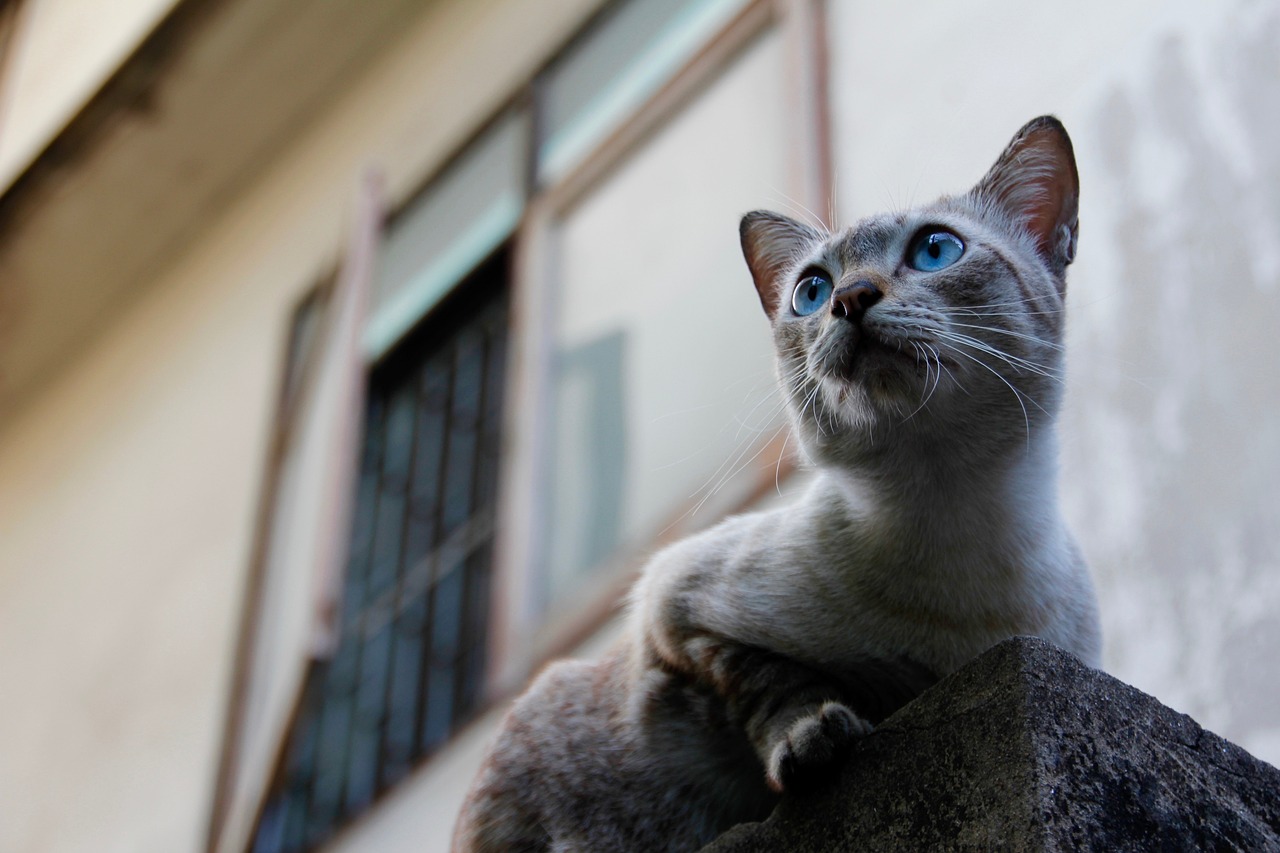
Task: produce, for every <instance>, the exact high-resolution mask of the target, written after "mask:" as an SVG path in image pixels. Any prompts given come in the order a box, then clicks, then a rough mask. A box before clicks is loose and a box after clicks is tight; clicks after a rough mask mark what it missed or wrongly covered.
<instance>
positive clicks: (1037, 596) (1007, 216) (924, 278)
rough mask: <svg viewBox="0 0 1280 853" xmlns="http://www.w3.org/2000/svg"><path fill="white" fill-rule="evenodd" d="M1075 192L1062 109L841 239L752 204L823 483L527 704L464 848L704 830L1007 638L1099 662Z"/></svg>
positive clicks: (615, 844) (729, 534)
mask: <svg viewBox="0 0 1280 853" xmlns="http://www.w3.org/2000/svg"><path fill="white" fill-rule="evenodd" d="M1078 197H1079V183H1078V177H1077V173H1076V165H1075V156H1074V153H1073V150H1072V145H1071V140H1070V138H1069V137H1068V136H1067V133H1066V130H1065V129H1064V128H1063V126H1062V124H1061V123H1060V122H1059V121H1058V120H1057V119H1055V118H1053V117H1051V116H1043V117H1040V118H1037V119H1034V120H1033V121H1031V122H1030V123H1028V124H1027V125H1026V126H1025V127H1023V128H1022V129H1021V130H1020V131H1019V132H1018V133H1017V134H1016V135H1015V136H1014V137H1013V139H1012V141H1011V142H1010V143H1009V145H1008V147H1007V148H1006V149H1005V151H1004V152H1003V154H1002V155H1001V156H1000V157H999V159H998V160H997V161H996V163H995V165H994V166H993V167H992V168H991V170H990V171H989V172H988V173H987V174H986V176H985V177H983V178H982V180H980V181H979V182H978V184H977V185H976V186H974V187H973V188H972V189H971V190H969V191H968V192H967V193H965V194H963V195H958V196H946V197H943V198H942V199H940V200H938V201H936V202H934V203H933V204H930V205H927V206H924V207H921V208H919V209H916V210H912V211H909V212H905V213H895V214H887V215H880V216H874V217H871V218H869V219H866V220H864V221H861V222H859V223H857V224H856V225H854V226H853V227H851V228H849V229H847V230H845V231H842V232H840V233H836V234H830V233H826V232H824V231H822V230H819V229H817V228H814V227H812V226H810V225H807V224H803V223H800V222H797V221H794V220H792V219H789V218H787V217H785V216H781V215H779V214H776V213H769V212H764V211H756V212H753V213H749V214H747V215H746V216H745V217H744V218H743V219H742V222H741V227H740V234H741V241H742V248H743V254H744V255H745V257H746V261H747V266H748V267H749V269H750V272H751V276H752V278H753V280H754V283H755V287H756V290H757V293H758V296H759V298H760V302H761V304H762V305H763V307H764V310H765V313H766V314H767V315H768V316H769V318H770V322H771V324H772V329H773V339H774V346H775V349H776V354H777V363H778V374H779V379H780V382H781V387H782V392H783V395H784V397H785V399H786V401H787V403H788V407H789V412H790V415H791V418H792V422H793V429H794V432H795V434H796V435H797V436H798V439H799V442H800V444H801V446H802V447H803V450H804V453H805V455H806V456H807V458H808V460H809V462H811V463H812V466H813V467H814V468H815V469H816V471H815V475H814V479H813V482H812V485H811V486H810V487H809V488H808V490H807V492H806V493H805V494H804V495H803V496H802V497H801V498H799V500H798V501H797V502H796V503H794V504H792V505H790V506H784V507H782V508H779V509H774V510H771V511H768V512H760V513H755V514H749V515H742V516H738V517H732V518H729V519H728V520H726V521H723V522H722V523H720V524H719V525H717V526H714V527H712V528H710V529H709V530H706V531H704V532H702V533H700V534H697V535H695V536H693V537H691V538H689V539H686V540H683V541H681V542H678V543H676V544H675V545H673V546H671V547H669V548H667V549H665V550H663V551H661V552H660V553H658V554H657V555H656V556H655V557H654V558H653V559H652V560H651V561H650V562H649V564H648V565H647V566H646V568H645V570H644V572H643V573H642V576H641V579H640V580H639V581H638V583H637V585H636V587H635V589H634V591H633V593H632V596H631V599H630V609H629V612H628V615H627V623H626V624H627V628H626V631H625V634H624V636H623V637H622V638H621V640H620V641H619V642H618V643H617V644H616V645H615V646H614V647H613V648H612V650H611V651H610V652H608V653H607V654H606V655H605V656H604V657H603V658H602V659H601V660H599V661H597V662H594V663H591V662H560V663H556V664H553V665H552V666H550V667H548V668H547V669H546V670H545V671H544V672H543V673H542V674H541V676H540V677H539V678H537V679H536V681H535V682H534V683H533V685H532V686H531V687H530V688H529V690H528V691H527V692H526V693H525V694H524V695H523V696H522V697H521V698H520V699H519V700H518V701H517V702H516V704H515V707H514V708H513V709H512V710H511V712H510V713H509V714H508V716H507V718H506V720H505V723H504V725H503V728H502V731H501V733H500V734H499V736H498V738H497V741H496V744H495V745H494V747H493V748H492V751H491V752H490V754H489V756H488V758H487V759H486V761H485V763H484V765H483V766H482V768H481V770H480V772H479V775H478V776H477V778H476V780H475V782H474V784H473V787H472V789H471V791H470V793H469V795H468V799H467V801H466V804H465V805H464V807H463V810H462V813H461V815H460V817H459V822H458V826H457V828H456V831H455V835H454V848H453V849H454V850H455V851H456V853H469V851H499V850H502V851H512V850H527V851H537V850H555V851H605V850H608V851H688V850H696V849H698V848H699V847H701V846H703V845H705V844H706V843H708V842H710V841H711V840H712V839H714V838H715V837H716V836H717V835H719V834H720V833H721V832H723V831H724V830H725V829H727V828H729V827H730V826H733V825H734V824H736V823H739V822H742V821H750V820H761V819H763V818H764V817H766V816H767V815H768V814H769V812H770V810H771V809H772V808H773V807H774V805H775V804H776V802H777V801H778V798H779V796H780V795H781V794H782V793H783V792H797V791H799V792H803V791H805V790H811V789H812V788H813V787H814V786H816V785H821V784H823V782H824V781H825V780H827V779H828V778H829V777H830V776H831V774H832V773H833V772H834V771H835V770H836V769H837V768H838V767H839V765H840V762H841V761H842V759H843V758H844V756H845V754H846V753H847V751H848V748H849V746H850V745H851V743H852V742H853V740H854V739H856V738H859V737H862V736H864V735H865V734H867V733H868V732H870V731H871V730H872V728H873V727H874V725H875V724H877V723H879V722H880V721H881V720H883V719H884V718H885V717H886V716H887V715H888V714H890V713H892V712H893V711H894V710H896V709H897V708H898V707H900V706H901V705H903V704H905V703H906V702H907V701H909V700H910V699H911V698H913V697H914V696H915V695H917V694H918V693H919V692H920V691H921V690H923V689H924V688H925V687H927V686H928V685H929V684H931V683H932V682H934V681H935V680H937V679H938V678H939V677H941V676H943V675H945V674H947V673H950V672H952V671H954V670H955V669H957V668H958V667H960V666H961V665H963V664H964V663H965V662H966V661H968V660H970V659H971V658H973V657H974V656H976V655H977V654H979V653H980V652H982V651H983V650H985V649H987V648H988V647H990V646H992V645H994V644H995V643H997V642H999V641H1001V640H1003V639H1006V638H1008V637H1010V636H1014V635H1021V634H1030V635H1038V636H1040V637H1042V638H1044V639H1047V640H1049V641H1051V642H1053V643H1056V644H1057V645H1059V646H1061V647H1062V648H1065V649H1066V650H1068V651H1070V652H1072V653H1074V654H1075V655H1077V656H1078V657H1080V658H1081V659H1082V660H1083V661H1085V662H1086V663H1088V664H1090V665H1094V666H1096V665H1098V658H1099V647H1100V631H1099V627H1098V617H1097V606H1096V603H1095V598H1094V593H1093V587H1092V581H1091V580H1090V577H1089V573H1088V570H1087V568H1086V566H1085V564H1084V562H1083V560H1082V558H1081V555H1080V552H1079V550H1078V549H1077V546H1076V545H1075V543H1074V541H1073V539H1072V536H1071V534H1070V533H1069V532H1068V530H1067V528H1066V526H1065V524H1064V522H1063V521H1062V518H1061V516H1060V514H1059V510H1058V503H1057V487H1056V464H1057V463H1056V446H1055V434H1054V433H1055V424H1054V420H1055V413H1056V412H1057V410H1058V407H1059V403H1060V399H1061V396H1062V382H1061V374H1062V344H1063V324H1064V300H1065V295H1066V270H1067V266H1068V265H1069V264H1070V263H1071V262H1072V260H1073V258H1074V256H1075V251H1076V241H1077V234H1078V215H1077V210H1078Z"/></svg>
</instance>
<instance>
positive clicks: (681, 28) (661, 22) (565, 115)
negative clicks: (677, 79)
mask: <svg viewBox="0 0 1280 853" xmlns="http://www.w3.org/2000/svg"><path fill="white" fill-rule="evenodd" d="M744 5H746V0H628V2H623V3H619V4H618V6H617V8H616V9H614V10H612V11H610V13H609V14H608V15H607V17H605V18H604V19H603V20H601V21H600V23H599V24H598V25H597V26H596V27H595V28H593V29H592V30H591V31H590V32H589V33H587V34H586V36H585V37H584V38H582V39H581V40H580V41H579V42H578V43H577V44H575V45H574V46H573V47H572V48H571V49H570V50H568V51H567V52H566V53H565V55H564V56H563V57H562V58H561V59H560V60H559V61H558V62H556V64H555V65H553V66H552V67H551V68H550V69H548V71H547V74H546V76H545V77H544V78H543V79H544V82H545V87H544V89H543V90H542V98H541V100H540V102H539V105H540V108H541V110H542V112H541V118H542V121H543V127H544V128H545V131H544V132H545V137H544V139H543V140H542V142H541V144H540V146H539V150H538V164H539V165H538V178H539V180H540V181H543V182H545V181H547V180H549V179H551V178H554V177H556V176H558V175H561V174H563V173H564V172H565V171H566V170H567V169H568V168H569V167H570V166H572V165H573V164H574V163H576V162H577V161H578V160H579V159H581V157H582V156H583V155H584V154H586V153H587V151H588V150H589V149H590V148H591V146H592V145H594V144H596V143H597V142H599V141H600V140H601V139H602V138H603V137H604V136H605V135H606V134H608V133H609V132H610V131H612V130H613V129H614V128H616V127H617V126H618V124H619V123H620V122H621V121H622V120H623V119H624V118H625V117H626V116H627V115H629V114H630V113H631V112H632V111H634V110H635V108H636V107H637V106H639V105H640V104H641V103H642V102H643V101H644V100H645V99H646V98H648V97H649V96H650V95H652V94H653V93H654V92H655V91H657V89H658V88H659V87H660V86H662V84H663V83H665V82H666V81H667V80H668V79H670V78H671V75H672V74H673V73H675V71H676V70H677V69H679V67H680V66H681V65H682V64H683V63H684V62H686V61H687V60H688V59H689V58H690V57H691V56H692V55H693V54H694V52H695V51H696V50H697V49H698V48H699V47H701V46H702V45H704V44H705V43H706V41H707V39H708V38H709V37H710V36H711V35H712V34H713V33H714V32H715V31H716V30H717V29H719V28H720V27H721V26H723V25H724V23H725V22H726V21H727V20H728V19H729V18H730V17H731V16H732V15H733V13H734V12H736V11H738V9H740V8H742V7H743V6H744Z"/></svg>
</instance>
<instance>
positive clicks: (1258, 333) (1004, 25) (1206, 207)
mask: <svg viewBox="0 0 1280 853" xmlns="http://www.w3.org/2000/svg"><path fill="white" fill-rule="evenodd" d="M831 10H832V33H833V41H832V57H833V63H834V71H833V75H834V79H833V86H832V88H833V92H834V113H835V126H836V164H837V170H838V173H839V178H838V191H839V198H840V202H841V205H840V207H841V209H842V211H843V215H844V216H845V217H849V218H851V217H856V216H858V215H862V214H865V213H868V212H870V211H873V210H877V209H882V208H884V207H886V206H890V207H891V206H897V205H907V204H910V203H912V202H913V201H925V200H928V199H930V198H932V197H934V196H935V195H936V194H938V193H939V192H942V191H958V190H963V189H965V188H967V187H968V186H969V185H971V184H972V183H973V181H975V180H976V179H977V178H978V177H979V176H980V175H981V174H982V173H983V172H984V171H985V170H986V168H987V166H988V165H989V164H990V163H991V162H992V161H993V160H994V158H995V156H996V155H997V154H998V153H999V151H1000V149H1001V147H1002V146H1003V145H1004V143H1005V142H1006V141H1007V140H1008V137H1009V136H1010V135H1011V134H1012V133H1013V131H1014V130H1016V129H1017V128H1018V127H1019V126H1020V125H1021V124H1022V123H1023V122H1024V121H1026V120H1027V119H1029V118H1031V117H1033V116H1035V115H1038V114H1040V113H1045V112H1054V113H1056V114H1057V115H1059V117H1061V118H1062V119H1063V121H1064V122H1065V123H1066V125H1067V128H1068V130H1069V131H1070V132H1071V134H1072V138H1073V140H1074V141H1075V146H1076V157H1077V161H1078V163H1079V168H1080V179H1081V187H1082V190H1081V193H1082V195H1081V214H1080V218H1081V223H1082V224H1081V232H1080V251H1079V257H1078V261H1077V263H1076V264H1075V266H1074V267H1073V268H1072V272H1071V276H1070V288H1069V291H1070V293H1069V299H1068V303H1069V309H1068V310H1069V311H1070V317H1071V320H1070V329H1071V334H1070V340H1069V353H1068V359H1067V362H1068V373H1069V376H1070V379H1069V382H1068V399H1067V406H1066V411H1065V413H1064V416H1063V419H1062V426H1063V429H1062V433H1063V436H1062V438H1063V496H1064V500H1065V507H1066V510H1067V512H1068V515H1069V517H1070V518H1071V520H1072V521H1073V523H1074V527H1075V529H1076V531H1077V533H1078V535H1079V538H1080V540H1081V543H1082V545H1083V547H1084V550H1085V551H1086V553H1087V555H1088V557H1089V558H1090V561H1091V563H1092V565H1093V569H1094V574H1095V576H1096V578H1097V581H1098V586H1099V589H1098V592H1099V596H1100V599H1101V604H1102V613H1103V621H1104V626H1103V627H1104V631H1105V661H1106V666H1107V668H1108V669H1109V670H1110V671H1111V672H1113V673H1114V674H1115V675H1117V676H1119V677H1120V678H1123V679H1125V680H1127V681H1129V682H1131V683H1133V684H1135V685H1137V686H1138V687H1140V688H1142V689H1144V690H1147V691H1148V692H1151V693H1153V694H1155V695H1156V696H1157V697H1158V698H1160V699H1161V700H1163V701H1164V702H1166V703H1167V704H1170V705H1172V706H1173V707H1175V708H1177V709H1178V710H1181V711H1184V712H1187V713H1190V714H1191V715H1193V716H1194V717H1196V718H1197V719H1198V720H1199V721H1200V722H1201V723H1203V724H1204V725H1205V726H1207V727H1209V728H1210V729H1213V730H1215V731H1217V732H1219V733H1221V734H1223V735H1225V736H1227V737H1229V738H1232V739H1234V740H1236V741H1238V742H1239V743H1240V744H1242V745H1243V746H1245V747H1246V748H1247V749H1250V750H1252V751H1253V752H1255V753H1256V754H1257V755H1259V756H1260V757H1262V758H1265V759H1267V760H1269V761H1271V762H1273V763H1276V762H1280V714H1278V713H1277V711H1276V709H1277V708H1280V655H1277V653H1276V651H1277V649H1280V556H1277V555H1280V485H1278V484H1280V396H1277V388H1280V369H1278V368H1280V361H1278V360H1277V358H1276V356H1275V353H1274V343H1273V342H1274V340H1275V329H1276V328H1277V327H1278V326H1280V298H1278V296H1280V294H1278V292H1277V290H1278V288H1277V285H1278V284H1280V180H1278V179H1280V53H1278V52H1277V51H1276V45H1277V44H1280V8H1278V7H1277V6H1276V4H1274V3H1258V2H1248V0H1239V2H1222V3H1212V4H1208V3H1199V2H1190V0H1186V2H1180V3H1167V2H1155V0H1148V2H1128V3H1115V2H1110V0H1088V2H1080V3H1076V4H1072V5H1071V7H1070V9H1069V10H1068V9H1066V8H1065V7H1063V6H1061V5H1060V4H1046V5H1041V4H1025V3H1018V2H1013V0H989V2H986V3H984V4H983V12H982V14H975V12H974V6H973V4H954V3H949V2H945V0H926V2H918V3H912V4H910V6H904V5H902V4H886V3H879V2H854V0H831Z"/></svg>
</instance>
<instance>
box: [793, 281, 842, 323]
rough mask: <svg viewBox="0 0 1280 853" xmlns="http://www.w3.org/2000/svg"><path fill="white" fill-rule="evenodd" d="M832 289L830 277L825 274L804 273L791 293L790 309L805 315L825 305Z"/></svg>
mask: <svg viewBox="0 0 1280 853" xmlns="http://www.w3.org/2000/svg"><path fill="white" fill-rule="evenodd" d="M834 289H835V287H834V286H833V285H832V284H831V279H829V278H827V277H826V276H825V275H822V274H820V273H811V274H810V275H806V276H805V277H804V278H802V279H800V282H799V284H797V285H796V289H795V290H794V291H793V292H792V293H791V310H792V311H795V312H796V313H797V314H798V315H800V316H801V317H806V316H808V315H810V314H812V313H813V312H814V311H817V310H818V309H819V308H822V307H823V306H824V305H826V304H827V302H829V301H830V300H831V291H832V290H834Z"/></svg>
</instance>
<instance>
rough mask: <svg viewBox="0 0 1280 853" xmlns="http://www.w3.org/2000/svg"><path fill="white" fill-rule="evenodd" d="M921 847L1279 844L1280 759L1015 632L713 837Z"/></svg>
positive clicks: (804, 846)
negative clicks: (814, 775) (827, 766)
mask: <svg viewBox="0 0 1280 853" xmlns="http://www.w3.org/2000/svg"><path fill="white" fill-rule="evenodd" d="M917 849H935V850H1052V851H1069V850H1071V851H1074V850H1107V851H1112V850H1144V851H1146V850H1170V851H1172V850H1179V851H1181V850H1249V851H1257V850H1274V851H1280V770H1277V769H1276V768H1275V767H1272V766H1271V765H1269V764H1267V763H1265V762H1263V761H1259V760H1258V759H1256V758H1254V757H1253V756H1251V755H1249V754H1248V753H1247V752H1245V751H1244V750H1243V749H1241V748H1239V747H1238V746H1235V745H1234V744H1232V743H1229V742H1228V741H1225V740H1223V739H1222V738H1220V737H1218V736H1217V735H1215V734H1212V733H1211V732H1207V731H1205V730H1204V729H1202V728H1201V727H1200V726H1199V725H1197V724H1196V722H1195V721H1194V720H1192V719H1191V718H1190V717H1187V716H1185V715H1183V714H1179V713H1177V712H1175V711H1173V710H1170V709H1169V708H1166V707H1165V706H1164V705H1161V704H1160V703H1159V702H1158V701H1156V700H1155V699H1154V698H1152V697H1150V696H1148V695H1146V694H1145V693H1142V692H1141V691H1139V690H1136V689H1134V688H1132V687H1130V686H1128V685H1127V684H1124V683H1123V682H1120V681H1117V680H1116V679H1114V678H1112V677H1110V676H1108V675H1106V674H1105V673H1102V672H1098V671H1096V670H1092V669H1089V668H1088V667H1086V666H1083V665H1082V664H1081V663H1080V662H1079V661H1077V660H1076V659H1075V658H1074V657H1072V656H1071V655H1069V654H1067V653H1066V652H1063V651H1061V650H1059V649H1057V648H1055V647H1054V646H1051V645H1049V644H1047V643H1044V642H1042V641H1040V640H1035V639H1029V638H1018V639H1014V640H1010V641H1008V642H1005V643H1002V644H1001V645H999V646H997V647H995V648H993V649H991V650H990V651H989V652H987V653H986V654H984V655H982V656H981V657H979V658H978V659H977V660H975V661H973V663H971V664H969V665H968V666H966V667H965V668H963V669H962V670H960V671H959V672H956V673H954V674H953V675H951V676H950V677H948V678H945V679H943V680H942V681H941V682H939V683H938V684H937V685H935V686H934V687H932V688H930V689H929V690H928V691H926V692H925V693H924V694H922V695H921V696H920V697H919V698H917V699H916V700H915V701H914V702H912V703H911V704H909V705H907V706H906V707H905V708H903V709H902V710H900V711H899V712H898V713H897V714H894V715H893V716H892V717H890V718H889V719H888V720H886V721H885V722H884V723H883V724H882V725H881V726H880V727H879V729H878V730H877V731H876V732H875V733H873V734H872V735H870V736H868V737H867V738H866V739H865V740H864V741H863V742H861V743H860V744H858V746H857V748H856V749H855V752H854V754H853V755H852V757H851V758H850V760H849V763H848V765H847V766H846V767H845V769H844V771H843V773H842V775H841V777H840V779H839V781H838V783H836V784H834V785H832V786H830V787H829V788H827V789H825V790H823V791H821V792H818V793H815V794H810V795H807V796H805V797H796V798H789V799H784V801H783V802H782V803H781V805H779V806H778V808H777V810H776V811H775V812H774V813H773V815H771V816H770V817H769V819H768V820H766V821H764V822H762V823H752V824H743V825H741V826H738V827H735V828H734V829H732V830H730V831H729V832H727V833H725V834H724V835H723V836H721V837H720V838H719V839H718V840H716V841H715V842H714V843H712V844H711V845H709V846H708V847H706V848H704V850H703V853H748V851H760V853H763V851H769V853H775V851H804V853H809V851H814V852H815V853H816V851H834V850H876V851H879V850H917Z"/></svg>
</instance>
